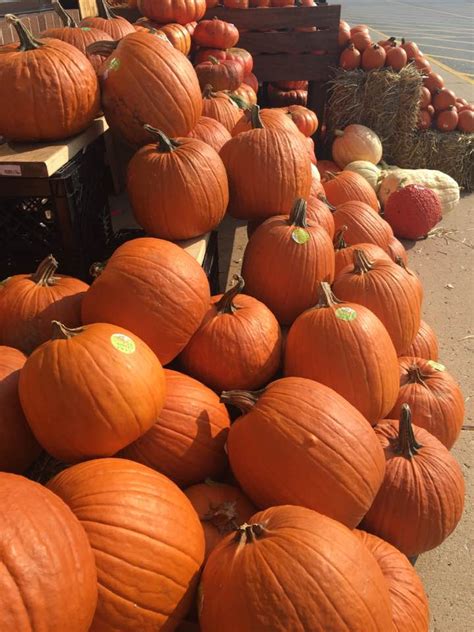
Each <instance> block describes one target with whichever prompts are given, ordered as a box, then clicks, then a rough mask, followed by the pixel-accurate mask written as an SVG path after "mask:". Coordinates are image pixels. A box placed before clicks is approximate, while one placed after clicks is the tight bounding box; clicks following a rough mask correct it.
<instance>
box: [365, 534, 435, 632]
mask: <svg viewBox="0 0 474 632" xmlns="http://www.w3.org/2000/svg"><path fill="white" fill-rule="evenodd" d="M352 533H353V534H354V535H355V536H356V537H357V538H358V539H359V540H360V541H361V542H362V544H364V545H365V546H366V547H367V548H368V549H369V551H370V552H371V553H372V555H373V556H374V557H375V559H376V560H377V564H378V565H379V567H380V570H381V571H382V573H383V576H384V577H385V581H386V582H387V584H388V592H389V595H390V601H391V603H392V618H393V624H394V626H395V630H396V631H397V632H428V628H429V623H430V612H429V606H428V598H427V596H426V593H425V589H424V588H423V583H422V581H421V579H420V578H419V576H418V574H417V572H416V571H415V569H414V568H413V566H412V565H411V564H410V562H409V560H408V559H407V558H406V556H405V555H403V553H400V551H399V550H398V549H396V548H395V547H394V546H392V545H391V544H389V543H388V542H385V540H382V539H381V538H378V537H377V536H376V535H372V534H370V533H367V532H366V531H359V530H358V529H356V530H354V531H353V532H352Z"/></svg>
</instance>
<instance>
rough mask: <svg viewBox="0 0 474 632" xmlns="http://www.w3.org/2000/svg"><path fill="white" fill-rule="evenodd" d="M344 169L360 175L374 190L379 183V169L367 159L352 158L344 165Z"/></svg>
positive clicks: (376, 189)
mask: <svg viewBox="0 0 474 632" xmlns="http://www.w3.org/2000/svg"><path fill="white" fill-rule="evenodd" d="M344 171H353V172H354V173H358V174H359V175H360V176H362V177H363V178H364V179H365V180H367V182H368V183H369V184H370V186H371V187H372V188H373V190H374V191H375V192H377V191H378V188H379V184H380V174H381V169H379V167H377V165H374V164H372V163H371V162H368V161H367V160H354V162H350V163H349V164H348V165H346V166H345V167H344Z"/></svg>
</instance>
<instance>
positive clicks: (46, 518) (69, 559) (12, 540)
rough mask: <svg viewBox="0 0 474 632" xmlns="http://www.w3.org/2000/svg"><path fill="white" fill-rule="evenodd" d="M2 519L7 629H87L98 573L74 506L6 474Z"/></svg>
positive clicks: (0, 480)
mask: <svg viewBox="0 0 474 632" xmlns="http://www.w3.org/2000/svg"><path fill="white" fill-rule="evenodd" d="M0 520H1V524H2V529H1V532H0V555H1V559H2V570H1V571H0V586H1V587H2V591H1V593H0V611H1V613H2V628H3V630H5V631H6V630H12V631H13V630H18V632H19V631H20V630H41V631H43V630H44V632H54V631H56V630H68V632H87V631H88V630H89V626H90V624H91V622H92V617H93V616H94V610H95V607H96V604H97V573H96V569H95V564H94V556H93V553H92V550H91V547H90V544H89V542H88V540H87V536H86V534H85V533H84V530H83V528H82V526H81V525H80V524H79V522H78V520H77V518H76V517H75V516H74V514H73V513H72V512H71V510H70V509H69V507H67V505H65V504H64V503H63V501H62V500H61V499H60V498H58V497H57V496H56V495H55V494H53V493H52V492H50V491H49V490H47V489H46V488H45V487H43V486H42V485H39V484H38V483H34V482H33V481H29V480H28V479H26V478H23V477H22V476H17V475H16V474H6V473H4V472H1V473H0ZM20 525H21V528H20Z"/></svg>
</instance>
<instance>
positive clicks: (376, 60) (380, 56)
mask: <svg viewBox="0 0 474 632" xmlns="http://www.w3.org/2000/svg"><path fill="white" fill-rule="evenodd" d="M386 58H387V53H386V52H385V49H384V48H383V47H382V46H379V45H378V44H371V45H370V46H369V47H367V48H366V49H365V50H364V52H363V53H362V68H363V69H364V70H377V69H378V68H383V66H384V65H385V60H386Z"/></svg>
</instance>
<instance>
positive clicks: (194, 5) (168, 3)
mask: <svg viewBox="0 0 474 632" xmlns="http://www.w3.org/2000/svg"><path fill="white" fill-rule="evenodd" d="M138 9H139V11H140V13H141V14H142V15H145V16H146V17H147V18H150V20H154V21H155V22H158V23H159V24H169V23H170V22H177V23H178V24H188V23H189V22H198V21H199V20H201V19H202V17H203V16H204V13H205V12H206V0H160V1H159V2H156V0H138Z"/></svg>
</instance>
